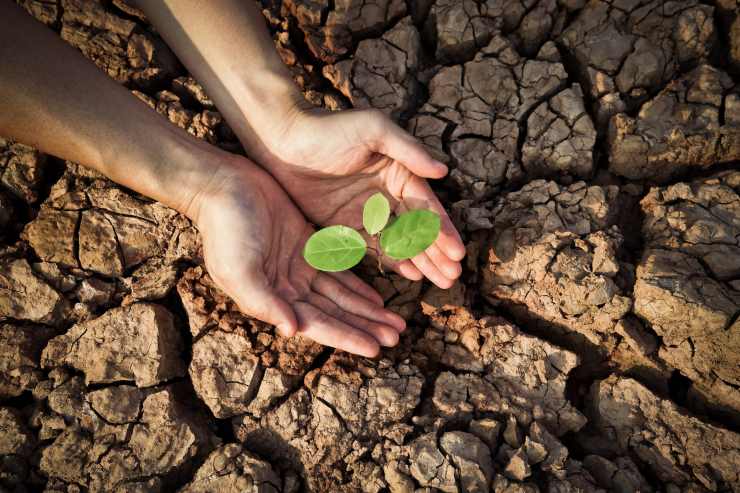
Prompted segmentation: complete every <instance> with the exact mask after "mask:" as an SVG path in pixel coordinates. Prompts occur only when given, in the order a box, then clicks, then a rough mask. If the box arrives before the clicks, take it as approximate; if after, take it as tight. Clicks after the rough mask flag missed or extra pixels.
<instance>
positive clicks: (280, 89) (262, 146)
mask: <svg viewBox="0 0 740 493" xmlns="http://www.w3.org/2000/svg"><path fill="white" fill-rule="evenodd" d="M233 94H235V96H234V99H235V100H236V105H235V106H234V108H233V112H234V114H233V115H225V116H226V119H227V120H228V121H229V124H230V125H231V126H232V129H233V130H234V132H235V134H236V135H237V137H238V138H239V140H240V141H241V143H242V145H243V146H244V149H245V150H246V151H247V153H248V154H249V155H250V157H252V158H253V159H255V160H256V161H258V162H259V163H260V164H261V165H263V166H265V167H269V165H270V162H271V161H272V160H271V159H270V158H271V157H272V156H273V155H274V154H275V152H276V148H278V147H279V146H281V145H285V143H286V137H287V134H288V131H289V129H290V128H291V127H292V126H293V124H294V122H295V121H296V120H297V119H299V118H300V117H302V116H303V115H305V114H306V113H307V112H309V111H310V110H313V109H315V108H314V107H313V105H311V103H309V102H308V101H307V100H306V99H305V98H304V97H303V94H302V93H301V91H300V90H299V88H298V86H297V85H296V84H295V82H294V81H293V80H292V79H291V78H290V76H289V75H287V73H283V71H282V70H280V71H277V72H271V71H269V70H265V71H262V72H260V73H259V74H257V75H255V76H253V77H251V78H250V79H249V80H246V81H244V82H243V84H242V85H241V88H240V89H239V90H238V91H235V92H234V93H233Z"/></svg>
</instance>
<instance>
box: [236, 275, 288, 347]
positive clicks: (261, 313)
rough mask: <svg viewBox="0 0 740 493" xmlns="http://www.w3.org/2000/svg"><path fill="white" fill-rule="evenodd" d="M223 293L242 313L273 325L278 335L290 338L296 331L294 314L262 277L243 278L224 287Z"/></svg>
mask: <svg viewBox="0 0 740 493" xmlns="http://www.w3.org/2000/svg"><path fill="white" fill-rule="evenodd" d="M250 277H251V278H252V279H251V282H250ZM224 291H225V292H226V293H229V294H230V295H231V297H232V298H234V301H236V304H237V305H239V309H240V310H241V311H242V312H244V313H245V314H246V315H249V316H250V317H254V318H257V319H259V320H262V321H263V322H267V323H268V324H272V325H274V326H275V327H276V328H277V330H278V332H279V333H280V335H282V336H285V337H292V336H293V335H295V333H296V331H297V330H298V321H297V318H296V315H295V312H294V311H293V309H292V308H291V307H290V305H289V304H288V302H287V301H285V300H284V299H283V298H281V297H280V296H279V295H278V294H277V293H276V292H275V291H274V290H273V289H272V288H271V287H270V286H269V283H268V282H267V279H266V278H264V276H259V277H257V278H256V279H254V276H245V277H243V278H242V279H240V280H238V282H233V283H229V285H228V286H224Z"/></svg>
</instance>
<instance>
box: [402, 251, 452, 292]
mask: <svg viewBox="0 0 740 493" xmlns="http://www.w3.org/2000/svg"><path fill="white" fill-rule="evenodd" d="M411 261H412V262H413V263H414V265H415V266H416V267H417V268H418V269H419V270H420V271H421V273H422V274H424V275H425V276H426V277H427V279H429V280H430V281H432V282H433V283H434V284H435V285H436V286H437V287H440V288H442V289H449V288H451V287H452V285H453V284H455V280H454V279H450V278H449V277H447V276H445V275H444V274H442V272H440V270H439V269H438V268H437V266H436V265H435V264H434V262H433V261H432V259H430V258H429V255H427V254H426V252H423V253H420V254H419V255H417V256H416V257H414V258H412V259H411Z"/></svg>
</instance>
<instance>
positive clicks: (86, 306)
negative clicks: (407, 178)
mask: <svg viewBox="0 0 740 493" xmlns="http://www.w3.org/2000/svg"><path fill="white" fill-rule="evenodd" d="M19 3H21V4H22V5H24V6H25V7H26V9H27V10H28V11H29V12H30V13H31V14H33V15H34V16H35V17H37V18H38V19H40V20H41V21H43V22H44V23H46V24H47V25H48V26H50V27H51V28H52V29H54V30H55V31H56V32H58V33H59V35H60V36H61V37H62V39H64V40H65V41H67V42H68V43H70V44H71V45H73V46H75V47H77V48H78V49H79V50H80V51H81V52H82V53H83V54H84V55H85V56H87V57H89V58H90V59H92V60H93V61H94V62H95V63H96V64H97V65H98V66H99V67H100V68H101V69H102V70H104V71H105V72H106V73H108V74H109V75H110V76H111V77H113V78H114V79H116V80H117V81H118V82H120V83H121V84H124V85H125V86H126V87H128V88H129V89H131V90H132V91H133V92H135V94H136V95H137V96H138V97H140V98H142V99H143V100H144V101H146V102H147V103H148V104H149V105H150V106H151V107H152V108H153V109H154V110H156V111H158V112H160V113H161V114H163V115H165V116H166V117H167V118H168V119H169V120H171V121H172V122H173V123H174V124H176V125H179V126H181V127H183V128H186V129H187V130H188V131H189V132H190V133H192V134H193V135H195V136H197V137H199V138H203V139H206V140H208V141H209V142H212V143H214V144H216V145H219V146H222V147H224V148H226V149H229V150H235V151H239V149H240V147H239V145H238V143H237V142H236V139H235V138H234V136H233V134H232V133H231V131H230V130H229V128H228V127H227V126H226V124H225V123H224V121H223V119H222V118H221V115H220V114H219V112H218V110H217V109H216V108H215V107H214V105H213V103H212V102H211V101H210V100H209V98H208V96H207V95H206V94H205V93H204V91H203V89H202V88H201V87H200V86H199V85H198V84H197V82H196V81H194V80H193V79H192V78H191V77H190V76H189V75H188V74H187V72H186V71H185V70H184V68H183V67H182V66H181V65H180V63H179V62H178V61H177V59H176V58H175V56H174V55H173V54H172V52H171V51H170V50H169V49H168V47H167V46H166V45H165V44H164V43H163V42H162V40H161V39H160V37H159V36H158V35H157V34H156V32H155V31H154V30H153V29H152V28H151V26H149V24H148V23H147V21H146V19H145V18H144V17H143V16H142V15H141V14H140V13H139V12H137V11H136V10H134V9H131V8H130V7H128V6H127V5H126V4H125V3H123V2H122V1H121V0H112V1H100V2H98V1H94V0H43V1H42V0H19ZM263 7H264V14H265V17H266V19H267V21H268V23H269V25H270V29H271V31H272V33H273V35H274V39H275V43H276V46H277V48H278V49H279V51H280V53H281V56H282V57H283V59H284V61H285V63H286V64H288V65H289V66H290V67H291V69H292V71H293V73H294V75H295V78H296V80H297V82H298V83H299V84H300V85H301V87H302V88H303V90H304V92H305V94H306V97H307V99H309V100H310V101H312V102H314V103H315V104H317V105H321V106H324V107H327V108H330V109H340V108H348V107H352V106H354V107H374V108H379V109H381V110H382V111H384V112H386V113H387V114H389V115H390V116H391V117H392V118H394V119H395V120H396V121H398V122H400V123H401V124H402V125H404V126H405V127H406V128H408V129H409V131H410V132H412V133H413V134H415V135H416V136H417V137H418V138H419V139H421V140H422V141H423V142H424V143H425V145H426V146H427V147H428V148H429V150H430V151H431V152H433V153H434V154H435V155H436V156H437V157H439V158H440V159H442V160H444V161H445V162H447V163H449V164H450V167H451V170H452V172H451V174H450V176H449V177H448V178H447V179H446V180H444V181H443V182H441V183H437V184H435V187H436V188H437V191H438V192H439V194H440V195H441V197H442V198H443V201H444V202H445V204H446V205H447V207H448V208H449V209H450V211H451V212H452V214H453V216H454V219H455V221H456V222H457V224H458V227H459V228H460V230H461V231H462V233H463V235H464V238H465V241H466V244H467V246H468V252H469V255H468V257H467V259H466V264H465V272H464V274H463V276H462V278H461V281H460V282H459V283H458V284H457V285H456V286H455V287H454V288H453V289H451V290H449V291H446V292H443V291H440V290H438V289H435V288H433V287H430V286H429V285H428V284H424V283H411V282H408V281H405V280H402V279H400V278H398V277H397V276H394V275H388V276H382V275H379V274H378V272H377V271H376V270H375V269H374V267H373V266H371V265H367V266H363V267H362V268H361V269H360V271H361V274H362V275H363V276H364V277H365V279H367V280H368V281H370V282H371V283H373V284H374V285H375V286H376V287H377V288H378V290H379V291H380V292H381V294H382V295H383V297H384V298H385V299H386V302H387V304H388V305H389V306H391V307H392V308H393V309H394V310H397V311H398V312H399V313H400V314H402V316H404V317H405V318H406V319H407V320H408V321H409V326H410V329H409V330H408V331H407V332H406V333H405V334H404V336H403V337H402V339H401V343H400V344H399V346H398V347H397V348H394V349H392V350H386V351H384V352H383V354H382V355H381V357H380V358H379V359H377V360H368V359H363V358H358V357H352V356H348V355H347V354H343V353H340V352H335V351H333V350H331V349H326V348H322V347H320V346H318V345H316V344H314V343H312V342H310V341H306V340H302V339H299V338H296V339H291V340H285V339H282V338H280V337H277V336H276V335H275V333H274V331H273V328H272V327H270V326H268V325H265V324H263V323H261V322H259V321H256V320H253V319H250V318H249V317H246V316H244V315H241V314H240V313H239V312H238V311H237V310H236V309H235V306H234V304H233V303H232V302H231V301H230V300H229V299H228V298H226V297H225V296H224V295H223V294H222V293H220V292H219V291H218V290H217V289H216V288H215V287H214V285H213V283H212V282H211V280H210V278H209V277H208V275H207V274H206V273H205V271H204V269H203V267H202V259H201V258H200V245H199V238H198V234H197V232H196V231H195V229H194V228H193V226H192V225H191V224H190V223H189V221H188V220H187V219H185V218H184V217H182V216H180V215H178V214H177V213H175V212H174V211H172V210H169V209H167V208H166V207H164V206H162V205H160V204H157V203H152V202H151V201H149V200H147V199H145V198H143V197H141V196H137V195H133V194H131V193H130V192H129V191H126V190H123V189H121V188H120V187H118V186H117V185H115V184H113V183H111V182H110V181H108V180H106V179H105V178H104V177H102V176H99V175H97V174H95V173H93V172H90V171H87V170H86V169H84V168H82V167H80V166H78V165H77V164H75V163H71V162H61V161H59V160H58V159H55V158H53V157H50V156H44V155H42V154H40V153H38V152H37V151H35V150H34V149H31V148H29V147H27V146H24V145H22V144H19V143H14V142H11V141H7V140H3V139H1V138H0V491H19V492H23V491H36V490H44V489H45V490H46V491H50V492H51V491H54V492H56V491H60V492H61V491H68V492H77V491H87V490H89V491H116V492H144V491H174V490H178V489H179V490H180V491H184V492H205V491H209V492H216V491H217V492H230V491H233V492H237V491H247V492H251V491H255V492H261V493H266V492H285V493H293V492H299V491H311V492H335V491H336V492H342V491H344V492H355V491H362V492H368V493H380V492H390V493H411V492H417V493H422V492H423V493H431V492H435V491H442V492H448V493H455V492H489V491H493V492H496V493H503V492H506V493H515V492H540V491H542V492H558V493H559V492H581V491H582V492H592V491H617V492H632V491H641V492H650V491H666V492H671V493H673V492H681V491H689V492H704V491H714V492H719V491H730V492H740V434H738V431H740V317H739V316H738V315H739V314H740V167H738V160H739V159H740V84H739V82H740V78H739V76H740V4H738V3H737V1H736V0H715V1H702V2H700V1H698V0H672V1H666V2H663V1H658V0H590V1H586V0H486V1H482V0H305V1H304V0H283V1H282V2H281V1H280V0H274V1H273V0H263ZM203 8H204V14H206V12H205V11H206V10H207V8H208V7H207V2H204V6H203Z"/></svg>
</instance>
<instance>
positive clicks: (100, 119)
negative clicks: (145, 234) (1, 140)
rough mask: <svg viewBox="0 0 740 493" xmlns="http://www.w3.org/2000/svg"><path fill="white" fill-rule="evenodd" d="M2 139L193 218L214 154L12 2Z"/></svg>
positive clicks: (1, 71) (4, 11) (1, 99)
mask: <svg viewBox="0 0 740 493" xmlns="http://www.w3.org/2000/svg"><path fill="white" fill-rule="evenodd" d="M0 135H3V136H6V137H11V138H13V139H16V140H18V141H21V142H24V143H26V144H29V145H32V146H35V147H37V148H39V149H41V150H42V151H44V152H47V153H49V154H54V155H56V156H59V157H62V158H64V159H69V160H71V161H75V162H78V163H80V164H83V165H85V166H88V167H91V168H94V169H96V170H98V171H100V172H101V173H103V174H105V175H106V176H108V177H109V178H111V179H112V180H113V181H116V182H118V183H120V184H122V185H125V186H127V187H129V188H131V189H133V190H136V191H138V192H141V193H143V194H144V195H147V196H150V197H152V198H154V199H157V200H159V201H161V202H163V203H165V204H167V205H169V206H171V207H173V208H175V209H177V210H180V211H181V212H183V213H192V211H189V210H188V209H189V208H190V207H191V203H192V201H193V198H194V196H195V195H196V193H197V191H198V190H200V189H202V187H203V185H204V183H206V182H207V181H208V180H209V179H210V176H211V175H212V174H213V171H214V168H213V166H208V165H206V163H205V160H204V159H202V158H203V157H205V156H206V155H210V154H212V153H213V151H212V150H211V149H210V148H209V146H207V144H205V143H201V142H198V141H197V140H196V139H194V138H193V137H192V136H190V135H188V134H187V132H185V131H183V130H181V129H179V128H177V127H175V126H174V125H172V124H170V123H169V122H168V121H167V120H165V119H164V118H163V117H161V116H160V115H159V114H157V113H156V112H154V111H152V110H151V109H150V108H148V107H147V106H146V105H145V104H144V103H142V102H141V101H139V100H138V99H137V98H136V97H135V96H134V95H132V94H131V93H130V92H129V91H128V90H126V89H125V88H124V87H121V86H120V85H118V84H117V83H116V82H114V81H113V80H111V79H110V78H109V77H108V76H106V75H105V74H104V73H102V72H101V71H100V70H99V69H98V68H97V67H95V65H93V64H92V63H91V62H90V61H88V60H87V59H85V58H84V57H83V56H82V55H81V54H80V53H78V52H77V51H76V50H75V49H74V48H72V47H70V46H68V45H67V44H66V43H64V42H63V41H62V40H60V39H59V38H58V36H56V35H55V34H54V33H52V32H51V31H49V30H48V29H47V28H46V27H45V26H43V25H42V24H40V23H39V22H37V21H36V20H34V19H33V18H32V17H30V16H29V15H28V14H26V13H25V12H23V11H22V10H21V9H20V8H19V7H17V6H16V5H15V4H14V3H12V2H0Z"/></svg>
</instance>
